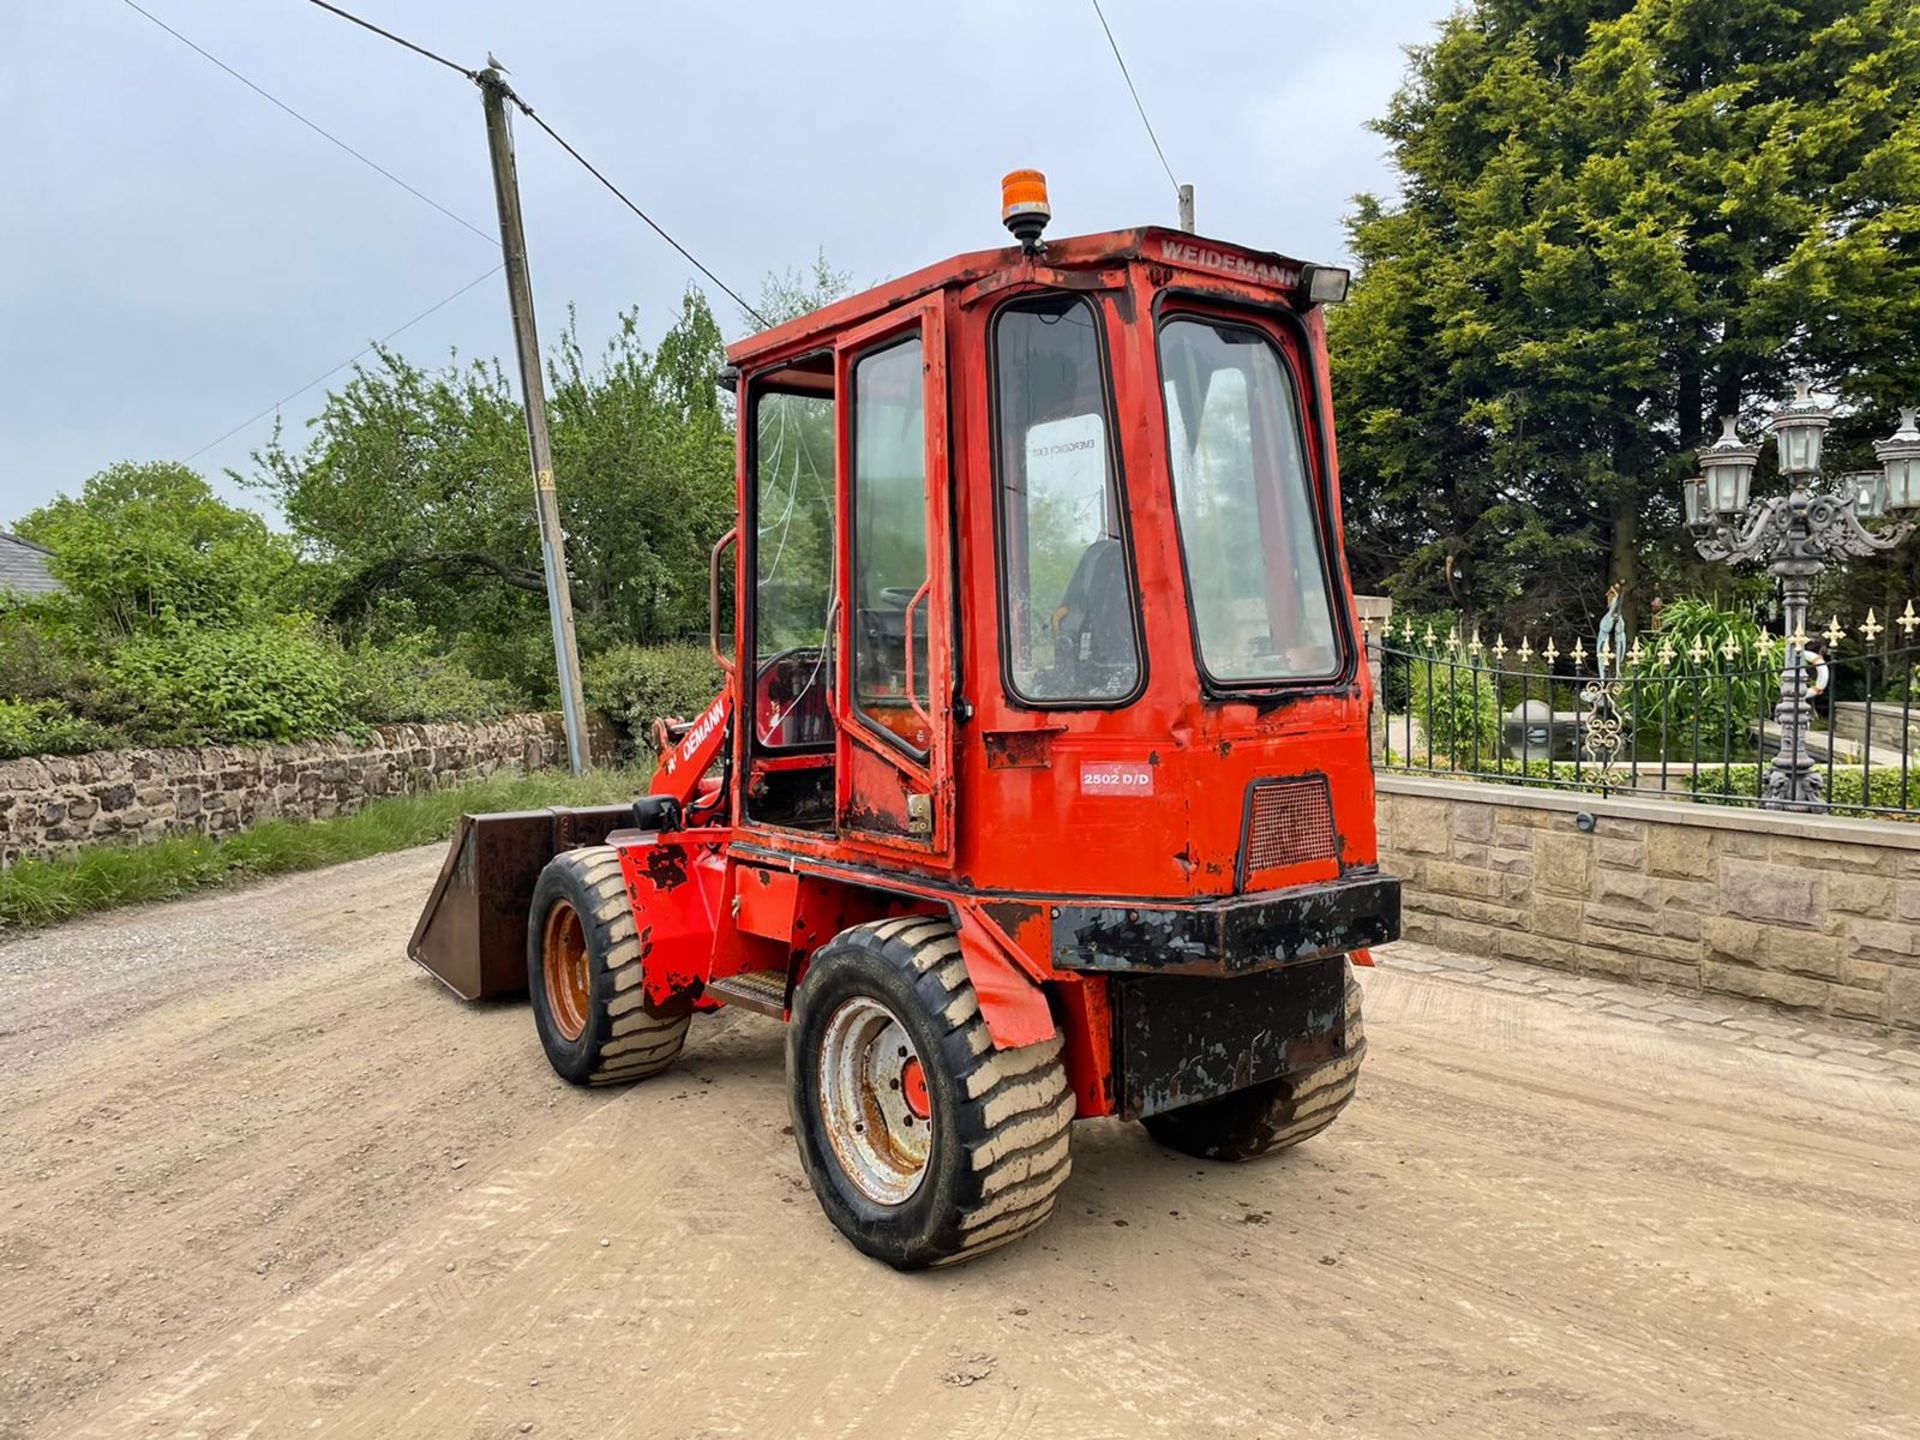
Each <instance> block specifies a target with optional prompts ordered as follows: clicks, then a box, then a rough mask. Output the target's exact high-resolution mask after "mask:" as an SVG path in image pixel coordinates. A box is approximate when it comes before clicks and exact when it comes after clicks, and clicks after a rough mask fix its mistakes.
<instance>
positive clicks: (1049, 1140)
mask: <svg viewBox="0 0 1920 1440" xmlns="http://www.w3.org/2000/svg"><path fill="white" fill-rule="evenodd" d="M1005 199H1006V210H1005V215H1004V218H1005V220H1006V222H1007V225H1008V228H1009V229H1011V230H1012V231H1013V232H1014V235H1015V238H1016V240H1017V241H1018V242H1019V243H1018V244H1017V245H1015V246H1012V247H1009V248H1007V249H1003V250H994V251H986V252H982V253H978V254H971V255H964V256H961V257H960V258H958V259H954V260H949V261H947V262H945V263H944V264H940V265H935V266H933V267H931V268H929V269H926V270H921V271H919V272H918V273H916V274H912V275H909V276H906V277H905V278H904V279H899V280H895V281H892V282H890V283H888V284H885V285H882V286H879V287H877V288H875V289H872V290H869V291H867V292H866V293H864V294H860V295H856V296H854V297H852V298H850V299H846V300H842V301H840V302H838V303H836V304H834V305H830V306H828V307H827V308H825V309H823V310H820V311H818V312H816V313H814V314H811V315H808V316H806V317H804V318H802V319H798V320H794V321H791V322H789V323H787V324H784V325H781V326H778V327H776V328H774V329H772V330H769V331H767V332H765V333H763V334H760V335H756V336H754V337H752V338H751V339H748V340H744V341H742V342H741V343H740V344H738V345H736V346H734V347H733V348H732V349H731V351H730V352H729V356H728V358H729V362H730V364H729V368H728V372H727V374H726V376H725V377H724V382H723V383H726V384H729V385H730V386H732V387H733V388H734V392H735V394H736V396H737V399H738V405H739V410H738V413H739V417H740V419H739V452H738V456H739V458H738V491H739V523H738V528H737V529H736V530H734V531H732V532H730V533H729V534H728V535H727V536H726V537H725V538H724V539H723V540H722V541H721V542H720V544H719V546H718V547H717V548H716V549H715V551H714V557H713V589H714V601H715V604H714V613H715V616H716V617H718V616H719V615H720V614H721V613H722V610H723V606H722V604H721V601H722V599H723V598H724V597H723V595H722V591H723V582H724V580H725V578H726V575H727V573H728V571H729V570H730V573H731V577H732V583H733V586H734V587H735V588H734V595H735V597H736V600H735V603H734V605H733V606H732V609H733V610H734V612H735V621H734V630H733V635H732V636H731V644H730V645H725V646H723V645H722V643H721V639H720V636H719V624H718V620H717V618H716V621H715V635H714V652H715V655H716V656H717V657H718V658H719V660H720V663H721V665H722V668H723V669H724V671H725V674H726V684H725V688H724V690H723V692H722V693H721V694H720V696H719V697H718V698H717V699H716V700H715V701H714V702H713V704H712V705H711V706H710V707H709V708H708V709H707V710H706V712H705V713H704V714H702V715H700V716H699V717H698V718H696V719H694V720H692V721H691V722H690V723H687V724H680V725H672V726H666V725H663V726H660V727H657V732H656V733H657V738H658V743H659V744H660V745H661V758H660V763H659V766H658V769H657V771H656V775H655V778H654V781H653V784H652V793H651V794H650V795H648V796H646V797H645V798H643V799H641V800H639V801H637V802H635V803H634V804H633V805H632V806H630V807H614V808H610V809H602V810H576V811H556V812H543V813H537V814H527V815H508V816H473V817H469V818H468V819H467V821H466V822H465V823H464V824H463V827H462V830H461V833H460V834H459V835H458V836H456V838H455V840H454V843H453V847H452V850H451V852H450V853H449V855H448V857H447V863H446V866H445V867H444V869H443V871H442V873H441V876H440V880H439V883H438V884H437V885H436V887H435V889H434V892H433V895H432V898H431V899H430V900H429V902H428V905H427V908H426V912H425V913H424V914H423V915H422V917H421V920H420V924H419V927H418V929H417V930H416V931H415V934H414V937H413V942H412V945H411V953H412V955H413V957H414V958H415V959H416V960H418V961H419V962H420V963H422V964H423V965H425V966H426V967H427V968H428V969H429V970H430V971H432V972H433V973H434V974H435V975H437V976H439V977H440V978H441V979H442V980H444V981H445V982H446V983H447V984H448V985H449V986H451V987H452V988H453V989H454V990H455V991H457V992H458V993H459V994H461V995H464V996H468V997H477V996H483V995H491V994H496V993H501V992H505V991H508V990H512V989H517V988H519V987H521V986H526V987H528V988H529V989H530V990H531V994H532V1008H533V1013H534V1019H535V1023H536V1025H537V1027H538V1029H539V1034H540V1041H541V1044H542V1045H543V1046H544V1047H545V1049H546V1053H547V1056H548V1058H549V1060H550V1061H551V1062H552V1064H553V1068H554V1069H555V1070H556V1071H558V1072H559V1073H560V1075H561V1076H562V1077H564V1078H565V1079H567V1080H569V1081H572V1082H573V1083H575V1084H584V1085H596V1084H604V1083H612V1082H617V1081H627V1080H637V1079H640V1078H642V1077H645V1076H648V1075H652V1074H654V1073H656V1072H658V1071H660V1070H662V1069H664V1068H666V1067H667V1066H669V1065H671V1064H672V1063H673V1061H674V1058H675V1057H676V1056H677V1055H678V1054H679V1053H680V1049H681V1046H682V1045H683V1044H684V1042H685V1039H686V1035H687V1030H688V1026H689V1024H690V1023H691V1021H692V1018H693V1017H694V1016H695V1015H697V1014H700V1013H704V1012H711V1011H714V1010H718V1009H719V1008H721V1007H723V1006H738V1007H740V1008H742V1009H744V1010H749V1011H753V1012H755V1013H757V1014H760V1015H765V1016H768V1017H771V1018H772V1019H774V1020H778V1021H784V1022H785V1024H786V1027H787V1029H786V1069H787V1086H788V1099H789V1107H790V1110H791V1115H792V1122H793V1132H794V1136H795V1139H796V1140H797V1142H798V1145H799V1150H800V1159H801V1162H802V1164H803V1166H804V1167H805V1169H806V1173H807V1175H808V1177H809V1179H810V1180H811V1181H812V1184H813V1188H814V1191H815V1193H816V1194H817V1195H818V1197H819V1200H820V1203H821V1206H822V1208H824V1209H825V1211H826V1213H827V1215H828V1217H829V1218H830V1219H831V1220H832V1221H833V1223H834V1224H835V1225H836V1226H837V1227H839V1229H840V1230H841V1232H842V1233H843V1234H845V1235H846V1237H847V1238H848V1239H849V1240H851V1241H852V1242H853V1244H854V1245H856V1246H858V1247H859V1248H860V1249H861V1250H863V1251H865V1252H866V1253H867V1254H869V1255H873V1256H876V1257H878V1258H880V1259H882V1260H885V1261H887V1262H889V1263H890V1264H893V1265H895V1266H898V1267H901V1268H918V1267H922V1266H927V1265H936V1264H942V1263H947V1262H952V1261H958V1260H965V1259H969V1258H971V1257H973V1256H976V1255H979V1254H981V1253H983V1252H985V1251H987V1250H990V1249H993V1248H994V1247H996V1246H999V1245H1003V1244H1006V1243H1007V1242H1009V1241H1012V1240H1014V1239H1017V1238H1018V1237H1020V1236H1022V1235H1025V1234H1027V1233H1028V1232H1030V1231H1032V1230H1033V1229H1034V1228H1035V1227H1036V1226H1038V1225H1040V1224H1041V1223H1042V1222H1043V1221H1044V1220H1045V1219H1046V1218H1047V1216H1048V1214H1049V1212H1050V1211H1051V1210H1052V1208H1053V1205H1054V1202H1055V1200H1056V1199H1057V1198H1058V1197H1059V1195H1060V1193H1061V1188H1062V1186H1064V1185H1065V1184H1066V1183H1067V1176H1068V1171H1069V1168H1070V1161H1069V1150H1070V1129H1071V1122H1072V1121H1073V1120H1074V1119H1076V1118H1086V1117H1093V1116H1117V1117H1120V1118H1122V1119H1137V1120H1139V1121H1141V1122H1142V1123H1143V1124H1144V1126H1145V1127H1146V1130H1147V1132H1148V1133H1149V1134H1150V1135H1151V1136H1152V1137H1153V1138H1154V1139H1155V1140H1157V1141H1159V1142H1160V1143H1162V1144H1165V1145H1168V1146H1172V1147H1174V1148H1175V1149H1178V1150H1181V1151H1185V1152H1187V1153H1190V1154H1193V1155H1197V1156H1205V1157H1209V1158H1212V1159H1218V1160H1245V1159H1248V1158H1251V1157H1253V1156H1257V1155H1261V1154H1264V1153H1268V1152H1272V1151H1276V1150H1279V1149H1282V1148H1284V1147H1286V1146H1290V1145H1293V1144H1296V1143H1297V1142H1299V1141H1301V1140H1304V1139H1306V1138H1307V1137H1309V1136H1311V1135H1313V1134H1315V1133H1317V1132H1318V1131H1320V1130H1322V1129H1324V1128H1325V1127H1326V1126H1327V1125H1328V1124H1330V1123H1331V1122H1332V1121H1333V1119H1334V1117H1335V1116H1336V1115H1337V1114H1338V1113H1339V1111H1340V1110H1341V1108H1342V1107H1343V1106H1344V1105H1345V1104H1346V1103H1347V1101H1348V1099H1349V1098H1350V1097H1351V1096H1352V1094H1353V1090H1354V1082H1355V1075H1356V1071H1357V1069H1358V1067H1359V1063H1360V1059H1361V1056H1362V1054H1363V1052H1364V1048H1365V1045H1364V1041H1363V1039H1362V1034H1361V1022H1360V1005H1359V989H1358V987H1357V986H1356V985H1355V983H1354V981H1353V978H1352V973H1351V970H1350V964H1351V963H1352V962H1353V960H1354V959H1356V958H1358V959H1359V960H1360V961H1361V963H1365V952H1366V949H1367V947H1369V946H1373V945H1378V944H1381V943H1383V942H1385V941H1388V940H1392V939H1393V938H1395V937H1396V935H1397V934H1398V930H1399V888H1398V883H1397V882H1396V881H1395V880H1394V879H1392V878H1391V877H1389V876H1386V875H1383V874H1381V873H1380V871H1379V869H1378V867H1377V864H1376V854H1375V836H1374V811H1373V778H1372V772H1371V769H1370V764H1369V755H1368V744H1367V736H1368V732H1367V711H1368V704H1369V700H1370V692H1369V680H1368V673H1367V667H1366V663H1365V655H1364V650H1363V643H1362V637H1361V635H1360V633H1359V629H1358V627H1357V625H1356V623H1355V618H1354V607H1353V601H1352V592H1351V586H1350V583H1349V580H1348V577H1347V573H1346V568H1345V564H1344V560H1343V556H1342V546H1341V529H1340V523H1341V522H1340V506H1339V493H1338V486H1337V479H1336V471H1335V458H1334V443H1333V415H1332V409H1331V403H1330V398H1329V393H1328V385H1327V368H1326V341H1325V328H1324V325H1323V320H1324V313H1325V312H1324V310H1323V308H1322V307H1323V306H1324V305H1325V304H1327V303H1329V302H1333V301H1337V300H1339V299H1342V298H1344V295H1345V290H1346V281H1347V276H1346V274H1345V272H1343V271H1340V270H1335V269H1330V268H1327V267H1318V266H1313V265H1308V264H1302V263H1300V262H1298V261H1294V260H1289V259H1285V258H1283V257H1281V256H1279V255H1274V254H1266V253H1262V252H1258V251H1254V250H1249V249H1245V248H1242V247H1238V246H1233V245H1227V244H1223V243H1219V242H1216V241H1211V240H1201V239H1198V238H1196V237H1194V236H1193V235H1190V234H1186V233H1182V232H1178V231H1168V230H1160V229H1141V230H1128V231H1120V232H1115V233H1111V234H1104V235H1090V236H1082V237H1079V238H1075V239H1068V240H1058V241H1053V242H1050V243H1049V242H1045V241H1043V239H1042V232H1043V229H1044V226H1045V224H1046V220H1047V214H1046V198H1045V191H1044V186H1043V183H1042V182H1041V180H1040V178H1039V177H1038V176H1037V175H1034V174H1033V173H1032V172H1018V173H1016V174H1015V175H1014V176H1011V177H1009V178H1008V181H1007V185H1006V196H1005Z"/></svg>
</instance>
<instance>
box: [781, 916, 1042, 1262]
mask: <svg viewBox="0 0 1920 1440" xmlns="http://www.w3.org/2000/svg"><path fill="white" fill-rule="evenodd" d="M787 1084H788V1087H789V1090H788V1098H789V1104H790V1107H791V1109H792V1112H793V1133H794V1138H795V1140H796V1141H797V1143H798V1144H799V1147H800V1163H801V1165H802V1167H803V1168H804V1169H805V1170H806V1172H807V1179H808V1180H809V1181H811V1182H812V1184H813V1191H814V1194H815V1195H816V1196H817V1197H819V1200H820V1207H821V1208H822V1209H823V1210H825V1211H826V1213H827V1218H828V1219H830V1220H832V1221H833V1223H834V1224H835V1226H837V1227H838V1228H839V1230H840V1232H841V1234H843V1235H845V1236H846V1237H847V1238H848V1239H849V1240H851V1241H852V1242H853V1243H854V1245H855V1246H857V1247H858V1248H859V1249H860V1250H862V1251H864V1252H865V1253H866V1254H868V1255H871V1256H874V1257H875V1258H876V1259H880V1260H885V1261H886V1262H887V1263H888V1264H889V1265H893V1266H895V1267H897V1268H899V1269H902V1270H918V1269H922V1268H924V1267H926V1266H929V1265H944V1264H950V1263H953V1262H955V1261H960V1260H970V1259H972V1258H973V1257H974V1256H976V1255H982V1254H985V1253H986V1252H987V1251H989V1250H992V1249H995V1248H996V1247H998V1246H1001V1245H1005V1244H1007V1243H1009V1242H1010V1241H1013V1240H1017V1239H1019V1238H1020V1237H1021V1236H1022V1235H1025V1234H1026V1233H1027V1232H1028V1231H1030V1230H1032V1229H1034V1228H1035V1227H1037V1226H1038V1225H1040V1223H1041V1222H1042V1221H1044V1220H1045V1219H1046V1218H1047V1216H1048V1215H1050V1214H1051V1213H1052V1212H1053V1202H1054V1197H1055V1196H1056V1195H1057V1194H1058V1193H1059V1190H1060V1187H1061V1186H1062V1185H1063V1184H1064V1183H1065V1182H1066V1178H1067V1174H1068V1172H1069V1170H1070V1169H1071V1168H1072V1162H1071V1161H1070V1160H1069V1158H1068V1154H1067V1148H1068V1127H1069V1126H1070V1125H1071V1124H1072V1121H1073V1111H1074V1099H1073V1092H1072V1090H1071V1089H1070V1088H1069V1087H1068V1084H1067V1075H1066V1067H1065V1065H1064V1064H1063V1062H1062V1060H1061V1039H1060V1037H1059V1036H1058V1035H1054V1036H1053V1037H1052V1038H1050V1039H1048V1040H1044V1041H1042V1042H1041V1043H1039V1044H1037V1045H1025V1046H1021V1047H1020V1048H1018V1049H1013V1050H995V1049H994V1048H993V1042H992V1040H991V1038H990V1037H989V1036H988V1034H987V1027H986V1024H985V1022H984V1021H982V1020H981V1018H980V1006H979V1002H978V1000H977V999H976V998H975V996H974V991H973V983H972V981H970V980H969V979H968V978H967V967H966V963H965V962H964V961H963V960H962V959H961V958H960V944H959V941H958V939H957V937H956V936H955V935H954V931H953V927H952V926H951V925H950V924H948V923H946V922H945V921H943V920H934V919H929V918H927V917H925V916H919V915H914V916H904V917H900V918H897V919H893V920H882V921H879V922H877V923H874V924H871V925H858V926H855V927H854V928H852V929H850V930H845V931H842V932H841V933H840V934H839V935H837V936H835V937H834V938H833V939H832V940H831V941H829V942H828V943H827V944H825V945H823V946H822V947H821V948H820V950H819V951H818V952H817V953H816V954H815V955H814V957H813V962H812V964H811V965H810V966H809V967H808V969H807V974H806V978H805V979H804V980H803V981H802V982H801V984H800V988H799V990H798V992H797V993H796V994H795V996H794V1002H793V1021H792V1023H791V1024H790V1025H789V1026H788V1027H787Z"/></svg>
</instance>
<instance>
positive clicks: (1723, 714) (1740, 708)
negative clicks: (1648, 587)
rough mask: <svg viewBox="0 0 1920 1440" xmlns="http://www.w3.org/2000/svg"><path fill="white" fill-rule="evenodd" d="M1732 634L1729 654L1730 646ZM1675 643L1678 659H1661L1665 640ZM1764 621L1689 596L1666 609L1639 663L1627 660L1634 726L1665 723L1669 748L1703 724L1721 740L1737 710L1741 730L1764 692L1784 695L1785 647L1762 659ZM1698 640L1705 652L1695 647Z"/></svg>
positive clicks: (1654, 730)
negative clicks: (1780, 679) (1777, 676)
mask: <svg viewBox="0 0 1920 1440" xmlns="http://www.w3.org/2000/svg"><path fill="white" fill-rule="evenodd" d="M1729 641H1731V642H1732V644H1733V646H1734V653H1733V657H1732V658H1731V659H1729V658H1727V656H1726V655H1725V653H1724V647H1725V646H1726V644H1727V643H1728V642H1729ZM1663 642H1664V643H1666V644H1670V645H1672V647H1673V660H1672V661H1671V662H1670V663H1665V664H1663V663H1662V662H1661V660H1660V647H1661V645H1662V643H1663ZM1759 642H1760V627H1759V625H1757V624H1756V623H1755V622H1754V620H1753V618H1752V617H1751V616H1750V615H1746V614H1743V613H1741V612H1739V611H1734V610H1721V609H1719V608H1718V607H1716V606H1715V605H1714V604H1713V602H1712V601H1709V600H1699V599H1693V598H1690V597H1685V596H1683V597H1682V598H1680V599H1678V600H1675V601H1673V602H1672V603H1671V604H1669V605H1668V606H1667V607H1666V608H1665V609H1664V610H1662V611H1661V613H1660V630H1659V633H1658V634H1657V635H1655V636H1653V637H1651V638H1645V639H1642V640H1641V642H1640V649H1641V655H1640V663H1639V664H1638V665H1633V666H1629V667H1628V669H1627V677H1628V679H1629V681H1638V682H1639V683H1637V684H1630V685H1629V687H1628V688H1629V691H1630V693H1631V695H1632V701H1631V708H1632V710H1633V717H1634V724H1635V728H1636V729H1637V730H1638V731H1639V732H1640V733H1641V734H1643V735H1646V734H1654V735H1657V734H1659V733H1660V731H1661V729H1662V727H1663V726H1664V728H1665V730H1666V733H1667V735H1668V737H1669V740H1668V743H1669V747H1670V748H1677V747H1683V746H1684V744H1685V743H1686V742H1685V741H1684V740H1683V738H1682V737H1684V736H1688V735H1690V734H1691V733H1692V731H1693V730H1694V728H1695V727H1696V726H1697V727H1701V728H1702V729H1703V730H1704V732H1705V734H1704V736H1703V739H1711V742H1712V743H1713V744H1714V745H1715V746H1718V745H1719V744H1720V743H1721V740H1722V738H1723V733H1724V731H1725V728H1726V723H1727V716H1728V711H1729V709H1731V712H1732V717H1733V728H1734V730H1735V732H1736V733H1740V732H1742V731H1744V729H1745V727H1746V726H1747V725H1748V724H1749V723H1751V722H1752V721H1753V720H1755V719H1756V718H1758V716H1759V714H1760V708H1761V705H1762V696H1763V692H1764V695H1765V700H1766V703H1767V704H1768V706H1769V708H1770V707H1771V703H1772V701H1773V700H1774V699H1777V698H1778V690H1779V686H1778V684H1777V683H1776V682H1775V681H1774V680H1773V679H1772V678H1771V676H1772V675H1773V674H1774V673H1775V672H1777V671H1778V669H1779V663H1778V662H1779V659H1780V652H1779V651H1778V650H1775V651H1774V652H1773V659H1772V660H1771V661H1770V662H1769V661H1763V660H1762V659H1761V658H1760V648H1759ZM1696 644H1697V645H1698V647H1699V650H1700V659H1699V661H1698V662H1697V663H1696V662H1695V661H1694V659H1693V657H1692V653H1691V652H1692V651H1693V650H1694V648H1695V646H1696Z"/></svg>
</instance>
